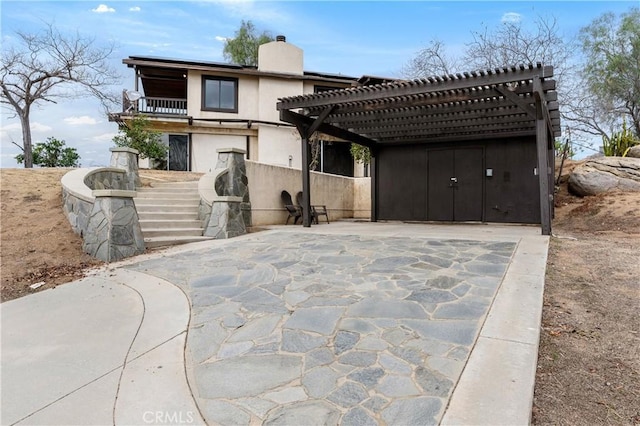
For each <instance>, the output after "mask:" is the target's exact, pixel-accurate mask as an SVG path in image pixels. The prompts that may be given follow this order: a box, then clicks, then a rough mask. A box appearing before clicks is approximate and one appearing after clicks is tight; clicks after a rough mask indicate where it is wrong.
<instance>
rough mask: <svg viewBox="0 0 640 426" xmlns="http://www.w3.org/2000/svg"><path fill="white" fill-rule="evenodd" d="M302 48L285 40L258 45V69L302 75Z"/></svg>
mask: <svg viewBox="0 0 640 426" xmlns="http://www.w3.org/2000/svg"><path fill="white" fill-rule="evenodd" d="M303 56H304V55H303V52H302V49H300V48H299V47H297V46H294V45H293V44H290V43H287V42H284V41H272V42H270V43H265V44H262V45H260V47H258V70H259V71H271V72H282V73H288V74H300V75H302V73H303V70H304V63H303V62H304V57H303Z"/></svg>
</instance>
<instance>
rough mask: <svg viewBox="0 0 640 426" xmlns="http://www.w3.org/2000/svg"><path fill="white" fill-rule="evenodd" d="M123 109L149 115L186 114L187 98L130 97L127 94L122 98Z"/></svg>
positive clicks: (127, 111) (126, 111) (125, 111)
mask: <svg viewBox="0 0 640 426" xmlns="http://www.w3.org/2000/svg"><path fill="white" fill-rule="evenodd" d="M122 106H123V109H122V111H123V112H124V113H135V114H147V115H151V116H153V115H169V116H186V115H187V100H186V99H181V98H156V97H150V96H142V97H140V98H138V99H135V100H134V99H128V98H127V96H126V95H124V96H123V98H122Z"/></svg>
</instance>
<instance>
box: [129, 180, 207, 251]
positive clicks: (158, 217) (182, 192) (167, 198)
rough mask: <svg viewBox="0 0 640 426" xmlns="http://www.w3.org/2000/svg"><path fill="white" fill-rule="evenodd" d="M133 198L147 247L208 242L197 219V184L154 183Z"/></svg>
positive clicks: (140, 190)
mask: <svg viewBox="0 0 640 426" xmlns="http://www.w3.org/2000/svg"><path fill="white" fill-rule="evenodd" d="M137 192H138V194H137V196H136V198H135V199H134V202H135V204H136V210H137V211H138V217H139V219H140V227H141V228H142V235H143V236H144V243H145V246H146V248H154V247H162V246H170V245H175V244H184V243H191V242H195V241H203V240H210V239H211V238H209V237H203V236H202V233H203V231H204V228H203V224H202V221H201V220H198V205H199V203H200V196H199V195H198V181H193V182H163V183H154V185H153V187H151V188H149V187H143V188H139V189H138V190H137Z"/></svg>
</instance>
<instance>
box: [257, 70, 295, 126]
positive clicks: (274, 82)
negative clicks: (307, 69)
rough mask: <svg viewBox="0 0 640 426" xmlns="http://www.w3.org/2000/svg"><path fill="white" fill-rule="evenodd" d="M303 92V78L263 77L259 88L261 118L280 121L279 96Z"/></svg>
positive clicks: (283, 96)
mask: <svg viewBox="0 0 640 426" xmlns="http://www.w3.org/2000/svg"><path fill="white" fill-rule="evenodd" d="M300 94H302V80H288V79H281V78H270V77H261V78H260V83H259V88H258V96H259V98H258V103H259V106H258V107H259V114H260V115H259V117H258V118H259V119H260V120H264V121H280V112H279V111H278V110H277V109H276V104H277V102H278V99H279V98H285V97H288V96H298V95H300Z"/></svg>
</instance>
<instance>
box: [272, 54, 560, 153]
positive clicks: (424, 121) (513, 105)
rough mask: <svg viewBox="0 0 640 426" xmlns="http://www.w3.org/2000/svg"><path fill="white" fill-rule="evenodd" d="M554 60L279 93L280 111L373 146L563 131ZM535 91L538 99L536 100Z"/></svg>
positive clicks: (289, 118)
mask: <svg viewBox="0 0 640 426" xmlns="http://www.w3.org/2000/svg"><path fill="white" fill-rule="evenodd" d="M552 77H553V67H551V66H543V65H542V64H540V63H538V64H535V65H533V64H530V65H520V66H511V67H504V68H496V69H494V70H486V71H474V72H470V73H461V74H455V75H444V76H435V77H429V78H424V79H418V80H411V81H392V82H385V83H381V84H375V85H370V86H360V87H352V88H347V89H341V90H334V91H329V92H323V93H316V94H308V95H301V96H292V97H287V98H281V99H280V100H279V102H278V104H277V108H278V110H280V111H281V119H282V120H283V121H287V122H290V123H294V124H296V123H297V124H304V125H306V126H309V125H311V124H312V123H313V122H314V121H317V120H316V118H317V117H321V118H322V120H321V121H322V124H320V123H318V122H316V123H315V124H316V125H317V126H316V127H315V128H316V129H318V130H320V131H321V132H323V133H326V134H330V135H333V136H337V137H341V138H343V139H346V140H351V141H354V142H358V143H362V144H363V145H368V146H373V145H381V144H389V143H432V142H445V141H461V140H482V139H489V138H491V139H495V138H505V137H521V136H532V135H535V134H536V125H537V122H538V118H540V116H541V115H544V119H545V121H546V123H547V126H548V129H549V133H550V134H552V135H553V136H559V135H560V113H559V110H558V107H559V106H558V102H557V93H556V92H555V88H556V82H555V80H553V78H552ZM536 99H539V100H540V102H539V103H538V104H537V103H536Z"/></svg>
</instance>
